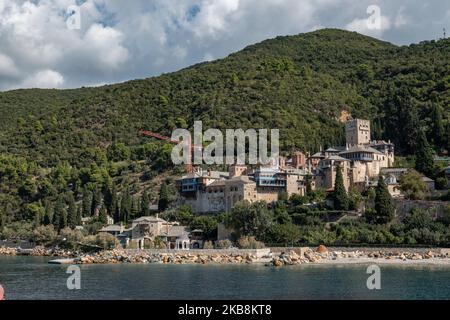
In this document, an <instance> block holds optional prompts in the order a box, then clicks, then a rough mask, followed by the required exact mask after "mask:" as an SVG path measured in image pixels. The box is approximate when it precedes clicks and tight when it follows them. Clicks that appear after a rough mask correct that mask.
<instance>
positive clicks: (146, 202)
mask: <svg viewBox="0 0 450 320" xmlns="http://www.w3.org/2000/svg"><path fill="white" fill-rule="evenodd" d="M148 215H150V199H149V196H148V193H147V188H145V189H144V191H143V193H142V197H141V216H144V217H145V216H148Z"/></svg>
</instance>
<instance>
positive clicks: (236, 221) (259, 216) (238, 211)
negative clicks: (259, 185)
mask: <svg viewBox="0 0 450 320" xmlns="http://www.w3.org/2000/svg"><path fill="white" fill-rule="evenodd" d="M272 221H273V216H272V214H271V212H270V211H269V210H268V209H267V203H266V202H264V201H258V202H254V203H250V202H248V201H247V200H244V201H240V202H238V203H237V204H236V205H235V206H234V208H233V209H232V210H231V215H230V219H229V221H228V224H229V226H230V227H231V228H233V229H234V231H235V232H236V233H237V235H238V238H239V237H241V236H256V237H257V238H259V239H261V238H263V237H264V235H265V232H266V230H267V229H268V228H269V227H270V226H271V225H272Z"/></svg>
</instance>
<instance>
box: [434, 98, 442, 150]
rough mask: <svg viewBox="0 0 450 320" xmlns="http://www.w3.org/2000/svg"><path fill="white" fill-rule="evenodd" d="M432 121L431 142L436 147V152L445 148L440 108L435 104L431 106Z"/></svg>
mask: <svg viewBox="0 0 450 320" xmlns="http://www.w3.org/2000/svg"><path fill="white" fill-rule="evenodd" d="M431 121H432V131H433V142H434V144H435V146H436V147H437V150H440V149H442V148H445V146H444V140H445V138H446V137H445V128H444V123H443V121H442V108H441V106H439V105H438V104H437V103H434V104H433V111H432V115H431Z"/></svg>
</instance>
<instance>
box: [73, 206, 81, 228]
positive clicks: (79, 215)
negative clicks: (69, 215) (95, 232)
mask: <svg viewBox="0 0 450 320" xmlns="http://www.w3.org/2000/svg"><path fill="white" fill-rule="evenodd" d="M82 217H83V210H82V208H81V207H79V208H78V210H77V218H76V222H75V225H77V226H81V224H82V221H81V218H82Z"/></svg>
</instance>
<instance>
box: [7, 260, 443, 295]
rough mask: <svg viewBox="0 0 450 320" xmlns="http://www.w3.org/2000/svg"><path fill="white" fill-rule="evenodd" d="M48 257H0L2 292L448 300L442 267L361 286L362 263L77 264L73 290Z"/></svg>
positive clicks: (384, 269) (410, 270)
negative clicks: (77, 280) (77, 283)
mask: <svg viewBox="0 0 450 320" xmlns="http://www.w3.org/2000/svg"><path fill="white" fill-rule="evenodd" d="M48 260H49V258H42V257H4V256H0V283H1V284H2V285H3V287H5V291H6V297H7V299H11V300H13V299H52V300H53V299H227V300H228V299H230V300H232V299H389V300H391V299H450V267H448V266H447V267H446V266H380V267H381V290H368V289H367V287H366V280H367V277H368V276H369V275H368V274H366V268H367V266H365V265H346V266H343V265H341V266H339V265H337V266H322V265H301V266H292V267H283V268H273V267H265V266H261V265H159V264H146V265H131V264H119V265H83V266H80V268H81V290H68V289H67V286H66V281H67V278H68V277H69V276H70V275H69V274H67V273H66V270H67V266H61V265H49V264H47V262H48Z"/></svg>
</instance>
